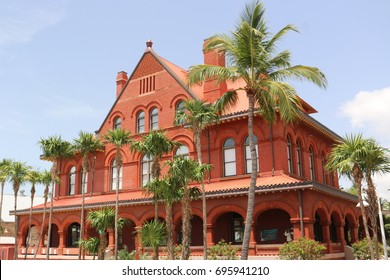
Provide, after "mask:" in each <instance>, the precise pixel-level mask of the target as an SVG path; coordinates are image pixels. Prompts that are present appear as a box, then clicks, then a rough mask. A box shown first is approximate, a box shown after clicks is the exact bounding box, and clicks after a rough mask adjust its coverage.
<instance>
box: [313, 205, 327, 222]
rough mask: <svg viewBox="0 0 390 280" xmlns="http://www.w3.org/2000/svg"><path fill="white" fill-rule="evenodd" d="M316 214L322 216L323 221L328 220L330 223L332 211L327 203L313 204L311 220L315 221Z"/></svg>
mask: <svg viewBox="0 0 390 280" xmlns="http://www.w3.org/2000/svg"><path fill="white" fill-rule="evenodd" d="M316 212H318V214H319V215H320V217H321V220H326V221H327V222H329V221H330V210H329V207H328V206H327V204H326V202H324V201H323V200H317V201H316V202H315V203H314V204H313V207H312V210H311V216H310V218H311V219H313V220H315V216H316Z"/></svg>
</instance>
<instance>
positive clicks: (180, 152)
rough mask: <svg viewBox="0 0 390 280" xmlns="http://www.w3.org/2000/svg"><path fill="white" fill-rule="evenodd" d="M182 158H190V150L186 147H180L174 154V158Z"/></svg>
mask: <svg viewBox="0 0 390 280" xmlns="http://www.w3.org/2000/svg"><path fill="white" fill-rule="evenodd" d="M178 156H183V157H185V158H188V157H189V156H190V150H189V149H188V147H187V146H186V145H181V146H180V147H179V148H177V150H176V152H175V157H178Z"/></svg>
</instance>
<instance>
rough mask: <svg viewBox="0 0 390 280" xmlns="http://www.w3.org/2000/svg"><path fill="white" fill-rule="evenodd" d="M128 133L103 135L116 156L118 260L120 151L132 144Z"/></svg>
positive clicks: (116, 252)
mask: <svg viewBox="0 0 390 280" xmlns="http://www.w3.org/2000/svg"><path fill="white" fill-rule="evenodd" d="M130 135H131V133H130V131H127V130H125V129H122V128H118V129H114V130H109V131H107V133H106V134H104V135H103V138H104V139H105V140H106V141H107V142H108V143H111V144H112V145H114V146H115V148H116V156H115V164H116V178H117V180H116V187H115V192H116V196H115V220H114V221H116V222H115V230H114V234H115V248H114V255H115V259H116V260H117V259H118V223H117V221H118V211H119V183H120V182H119V176H120V169H121V168H122V154H121V149H122V147H123V146H126V145H130V144H131V143H132V140H131V138H130Z"/></svg>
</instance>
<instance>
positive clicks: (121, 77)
mask: <svg viewBox="0 0 390 280" xmlns="http://www.w3.org/2000/svg"><path fill="white" fill-rule="evenodd" d="M127 80H128V77H127V73H126V72H125V71H120V72H118V74H117V75H116V98H118V96H119V94H120V93H121V92H122V90H123V88H124V86H125V84H126V82H127Z"/></svg>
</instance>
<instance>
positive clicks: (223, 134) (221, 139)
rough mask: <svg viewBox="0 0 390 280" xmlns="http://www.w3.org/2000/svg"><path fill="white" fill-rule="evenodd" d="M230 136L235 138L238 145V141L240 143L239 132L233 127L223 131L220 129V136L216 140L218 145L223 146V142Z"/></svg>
mask: <svg viewBox="0 0 390 280" xmlns="http://www.w3.org/2000/svg"><path fill="white" fill-rule="evenodd" d="M228 138H233V139H234V141H235V142H236V146H237V143H238V140H239V139H238V133H237V132H236V131H235V130H234V129H232V128H229V129H224V130H223V131H220V132H219V133H218V136H217V137H216V139H215V142H216V143H217V145H216V146H217V147H222V146H223V143H224V142H225V140H226V139H228Z"/></svg>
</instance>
